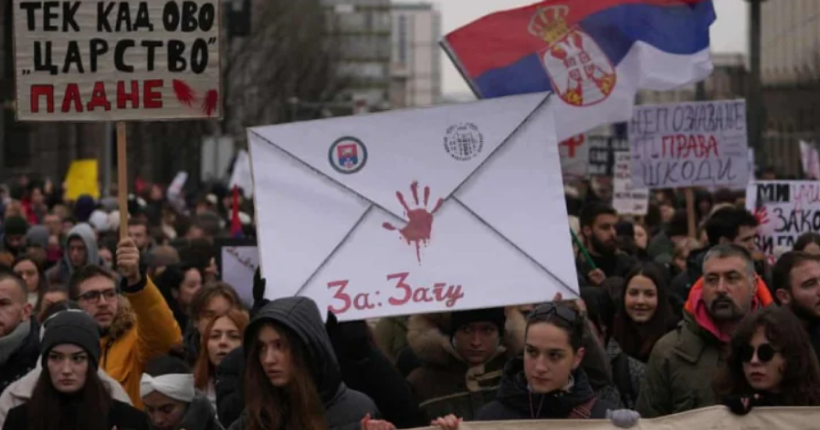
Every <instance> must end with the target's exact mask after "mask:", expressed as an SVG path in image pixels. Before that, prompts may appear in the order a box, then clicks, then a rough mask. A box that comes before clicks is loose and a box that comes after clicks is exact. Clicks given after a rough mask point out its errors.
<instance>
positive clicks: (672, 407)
mask: <svg viewBox="0 0 820 430" xmlns="http://www.w3.org/2000/svg"><path fill="white" fill-rule="evenodd" d="M702 290H703V279H702V278H701V279H700V280H698V281H697V282H696V283H695V285H693V286H692V289H691V291H690V294H689V298H688V300H687V302H686V306H685V307H684V312H683V321H682V322H681V323H680V324H679V325H678V327H677V328H676V329H675V330H673V331H671V332H669V333H667V334H666V335H665V336H664V337H662V338H661V339H660V340H659V341H658V342H657V343H656V344H655V347H654V348H653V349H652V354H651V355H650V356H649V362H648V363H647V364H646V377H645V378H644V379H643V382H642V384H641V390H640V393H639V395H638V402H637V405H636V408H635V409H636V410H637V411H638V412H639V413H640V414H641V417H643V418H655V417H659V416H664V415H670V414H676V413H679V412H685V411H690V410H693V409H699V408H704V407H707V406H714V405H715V404H716V403H717V400H716V399H715V393H714V390H713V388H712V381H713V380H714V377H715V373H716V371H717V370H718V369H719V368H720V366H721V365H722V364H723V361H724V359H725V357H724V350H725V346H726V344H727V342H728V341H729V335H728V334H725V333H720V332H719V331H717V329H716V326H715V324H714V322H712V321H711V318H709V317H708V313H706V310H705V306H706V305H705V304H704V303H703V299H702ZM772 302H773V300H772V296H771V294H770V293H769V289H768V288H767V287H766V284H765V283H763V281H762V280H760V279H759V278H758V280H757V288H756V294H755V297H754V299H753V301H752V311H754V310H755V309H757V308H760V307H765V306H769V305H771V304H772Z"/></svg>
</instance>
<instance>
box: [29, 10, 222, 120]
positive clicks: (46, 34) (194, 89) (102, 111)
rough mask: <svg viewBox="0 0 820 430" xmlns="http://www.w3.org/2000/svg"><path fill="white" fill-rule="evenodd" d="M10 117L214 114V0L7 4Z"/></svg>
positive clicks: (217, 101)
mask: <svg viewBox="0 0 820 430" xmlns="http://www.w3.org/2000/svg"><path fill="white" fill-rule="evenodd" d="M13 7H14V52H15V59H16V62H15V70H16V78H17V82H16V83H17V87H16V88H17V119H18V120H20V121H121V120H158V119H196V118H219V117H220V116H221V115H222V109H221V104H222V100H221V90H220V65H219V64H220V60H219V55H220V53H219V29H220V13H219V3H218V2H217V1H216V0H185V1H181V0H147V1H128V2H115V1H87V0H79V1H74V0H67V1H48V2H46V1H34V0H14V5H13Z"/></svg>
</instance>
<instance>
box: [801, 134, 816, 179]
mask: <svg viewBox="0 0 820 430" xmlns="http://www.w3.org/2000/svg"><path fill="white" fill-rule="evenodd" d="M800 159H801V161H802V162H803V163H802V164H803V175H804V176H805V177H806V178H807V179H820V151H818V150H817V145H815V144H814V143H809V142H804V141H802V140H801V141H800Z"/></svg>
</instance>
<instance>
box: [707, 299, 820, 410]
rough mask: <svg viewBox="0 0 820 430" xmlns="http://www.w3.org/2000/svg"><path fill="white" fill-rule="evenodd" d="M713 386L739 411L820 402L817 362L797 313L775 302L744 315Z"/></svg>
mask: <svg viewBox="0 0 820 430" xmlns="http://www.w3.org/2000/svg"><path fill="white" fill-rule="evenodd" d="M714 387H715V393H716V394H717V396H718V398H719V399H720V400H721V403H723V404H724V405H726V406H728V407H729V408H730V409H731V410H732V411H733V412H735V413H737V414H741V415H745V414H747V413H748V412H749V411H750V410H751V409H752V408H753V407H755V406H820V367H819V366H818V363H817V357H816V356H815V353H814V351H813V350H812V347H811V343H810V342H809V339H808V335H807V334H806V330H805V329H804V328H803V327H802V325H801V324H800V321H799V320H798V319H797V317H796V316H794V314H792V313H791V312H790V311H789V310H787V309H784V308H781V307H775V306H770V307H767V308H763V309H761V310H759V311H757V312H755V313H753V314H751V315H749V316H748V317H746V318H745V319H744V320H743V321H742V322H741V323H740V326H739V327H738V328H737V331H735V334H734V335H733V336H732V341H731V344H730V351H729V356H728V358H727V360H726V364H725V365H724V367H723V369H721V372H720V375H719V376H718V378H717V379H716V380H715V383H714Z"/></svg>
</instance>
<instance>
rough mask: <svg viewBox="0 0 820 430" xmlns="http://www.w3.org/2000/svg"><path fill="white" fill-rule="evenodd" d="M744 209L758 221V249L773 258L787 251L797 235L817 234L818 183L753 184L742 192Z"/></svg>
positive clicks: (819, 228) (819, 216)
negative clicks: (743, 194)
mask: <svg viewBox="0 0 820 430" xmlns="http://www.w3.org/2000/svg"><path fill="white" fill-rule="evenodd" d="M746 208H747V209H748V210H749V211H750V212H752V213H754V214H755V215H756V216H757V218H758V220H759V221H760V227H759V228H758V233H757V237H756V238H755V241H756V243H757V246H758V248H759V249H760V250H761V251H762V252H763V253H764V254H766V255H768V256H770V257H772V256H777V255H778V254H780V253H782V252H785V251H789V250H791V248H792V247H793V246H794V242H795V241H796V240H797V238H798V237H800V235H801V234H803V233H807V232H811V231H820V182H810V181H760V182H753V183H751V184H749V186H748V187H747V189H746Z"/></svg>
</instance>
